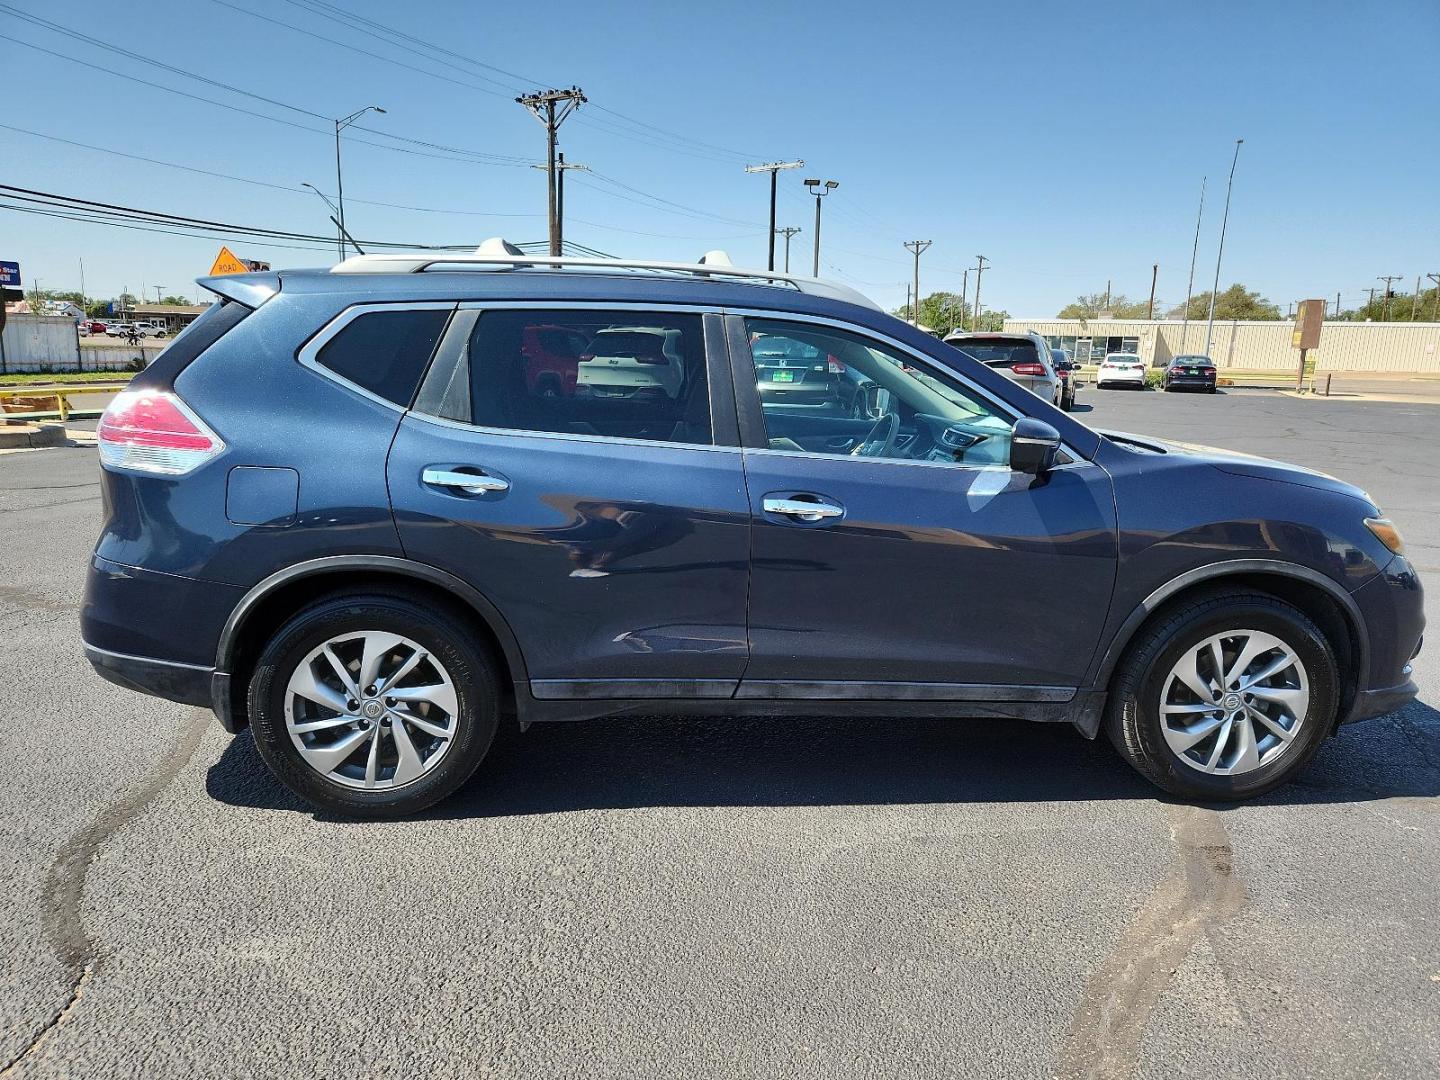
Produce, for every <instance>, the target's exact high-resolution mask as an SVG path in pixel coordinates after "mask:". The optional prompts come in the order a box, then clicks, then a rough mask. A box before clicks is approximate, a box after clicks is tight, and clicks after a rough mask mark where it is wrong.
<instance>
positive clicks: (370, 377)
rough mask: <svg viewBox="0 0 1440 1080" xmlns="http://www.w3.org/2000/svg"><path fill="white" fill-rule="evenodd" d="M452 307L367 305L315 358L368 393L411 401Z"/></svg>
mask: <svg viewBox="0 0 1440 1080" xmlns="http://www.w3.org/2000/svg"><path fill="white" fill-rule="evenodd" d="M449 317H450V309H449V308H448V307H446V308H443V309H431V310H422V309H415V308H397V309H395V310H394V311H367V312H365V313H364V314H363V315H359V316H357V317H356V318H354V319H352V320H351V321H350V322H348V323H346V324H345V326H344V327H343V328H341V330H340V332H339V333H337V334H336V335H335V336H334V337H333V338H331V339H330V340H329V341H327V342H326V343H325V344H324V346H323V347H322V348H321V349H320V352H319V354H318V355H317V356H316V358H315V359H316V362H317V363H319V364H320V365H321V366H322V367H325V368H328V369H329V370H331V371H333V372H334V373H335V374H336V375H339V376H340V377H341V378H342V379H347V380H349V381H350V382H352V383H354V384H355V385H356V386H359V387H362V388H364V389H366V390H368V391H370V393H372V394H375V395H377V396H378V397H382V398H384V399H385V400H386V401H393V402H394V403H395V404H396V405H402V406H408V405H409V404H410V399H411V398H413V397H414V396H415V387H416V386H418V385H419V383H420V377H421V376H422V375H424V374H425V365H426V364H428V363H429V362H430V354H431V353H432V352H434V351H435V343H436V342H437V341H439V340H440V334H441V333H442V332H443V331H444V329H445V321H446V320H447V319H448V318H449Z"/></svg>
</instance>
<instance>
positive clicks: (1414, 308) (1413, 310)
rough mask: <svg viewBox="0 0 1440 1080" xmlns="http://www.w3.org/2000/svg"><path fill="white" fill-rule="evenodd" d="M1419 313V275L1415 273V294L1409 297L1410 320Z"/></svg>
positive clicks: (1413, 319)
mask: <svg viewBox="0 0 1440 1080" xmlns="http://www.w3.org/2000/svg"><path fill="white" fill-rule="evenodd" d="M1419 313H1420V275H1419V274H1416V275H1415V295H1414V296H1412V297H1411V298H1410V321H1411V322H1414V321H1415V316H1416V315H1418V314H1419Z"/></svg>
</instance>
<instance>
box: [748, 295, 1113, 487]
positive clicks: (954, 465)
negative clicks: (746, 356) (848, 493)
mask: <svg viewBox="0 0 1440 1080" xmlns="http://www.w3.org/2000/svg"><path fill="white" fill-rule="evenodd" d="M724 314H726V315H739V316H740V317H741V318H744V319H749V318H758V319H769V320H771V321H775V322H807V323H814V324H816V325H818V326H829V327H833V328H834V329H836V330H846V331H848V332H850V333H852V334H857V335H859V336H860V337H864V338H870V339H872V340H875V341H880V342H884V343H885V345H886V346H888V347H890V348H893V349H895V350H897V351H899V352H901V353H904V354H905V355H906V356H910V357H913V358H914V359H916V360H918V361H920V363H921V364H922V365H923V366H925V367H926V368H927V369H933V368H934V367H936V365H937V364H938V363H939V362H938V361H937V360H935V358H934V357H930V356H926V355H925V354H924V353H920V352H916V351H915V349H914V348H912V347H911V346H909V345H906V344H905V343H904V342H902V341H897V340H896V339H895V338H892V337H890V336H889V335H888V334H885V333H883V332H882V331H879V330H872V329H870V328H869V327H868V326H858V325H856V324H855V323H847V322H844V321H842V320H840V319H832V318H830V317H828V316H825V315H811V314H808V313H801V312H777V311H769V310H766V309H764V308H733V307H732V308H726V309H725V310H724ZM952 347H953V346H952ZM730 360H731V363H734V361H735V357H733V356H732V357H731V358H730ZM754 362H755V361H754V355H753V354H752V355H751V358H750V363H751V365H752V366H753V365H754ZM976 363H979V361H976ZM944 375H945V376H946V377H947V378H952V379H954V380H956V381H957V382H959V383H960V384H961V386H963V387H964V388H965V389H966V391H967V392H973V393H974V394H975V396H976V397H977V398H979V399H981V400H983V401H986V402H989V403H990V404H991V405H993V406H995V408H996V409H997V410H999V412H1000V413H1001V414H1002V415H1003V416H1009V417H1010V418H1011V419H1010V423H1011V425H1012V426H1013V425H1014V423H1015V421H1016V420H1018V419H1020V417H1021V416H1027V417H1028V416H1029V414H1028V413H1017V412H1016V411H1015V409H1014V407H1013V406H1011V405H1009V404H1008V403H1006V402H1004V401H1001V400H1000V399H999V398H997V397H996V396H995V395H994V394H992V393H990V392H989V391H988V390H986V389H985V388H984V387H981V386H977V385H975V383H973V382H971V381H970V380H969V379H968V378H966V377H965V376H964V375H962V374H961V373H960V372H958V371H955V370H953V369H950V368H946V370H945V372H944ZM1026 392H1027V393H1029V391H1026ZM757 393H758V391H757ZM1036 400H1043V399H1041V398H1038V397H1037V398H1036ZM762 408H763V406H762ZM1060 452H1061V453H1063V454H1065V455H1066V456H1067V457H1069V458H1070V459H1071V460H1069V461H1067V462H1065V463H1063V464H1061V465H1056V466H1055V468H1057V469H1070V468H1073V467H1077V466H1081V465H1085V466H1090V467H1092V468H1098V466H1096V465H1095V463H1094V462H1093V461H1091V460H1089V459H1088V458H1086V457H1085V456H1084V455H1083V454H1081V453H1079V452H1078V451H1077V450H1076V449H1075V448H1074V447H1073V446H1071V445H1070V444H1069V443H1067V442H1064V441H1063V440H1062V441H1061V443H1060ZM746 453H752V454H783V455H786V456H788V457H805V458H838V457H845V456H847V455H845V454H817V453H814V452H812V451H809V450H769V449H760V448H755V449H749V450H747V451H746ZM855 460H856V461H887V462H890V463H892V464H896V465H934V466H939V467H940V468H944V469H969V470H972V471H979V470H985V469H1004V470H1005V471H1006V472H1012V471H1013V470H1012V469H1011V468H1010V466H1008V465H967V464H965V463H964V462H963V461H916V460H915V459H913V458H856V459H855Z"/></svg>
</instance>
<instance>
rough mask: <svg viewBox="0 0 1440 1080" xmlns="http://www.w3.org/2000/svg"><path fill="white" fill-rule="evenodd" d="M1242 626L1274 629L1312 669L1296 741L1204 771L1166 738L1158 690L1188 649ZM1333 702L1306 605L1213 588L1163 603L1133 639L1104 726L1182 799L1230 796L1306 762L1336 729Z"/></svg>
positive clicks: (1266, 785) (1330, 674)
mask: <svg viewBox="0 0 1440 1080" xmlns="http://www.w3.org/2000/svg"><path fill="white" fill-rule="evenodd" d="M1241 628H1244V629H1252V630H1260V631H1264V632H1265V633H1269V634H1273V635H1275V636H1276V637H1278V638H1280V639H1281V640H1282V641H1284V642H1285V644H1286V645H1288V646H1289V647H1290V648H1291V649H1292V650H1293V651H1294V653H1295V654H1296V655H1297V656H1298V657H1299V658H1300V660H1301V662H1302V663H1303V664H1304V665H1305V669H1306V673H1307V675H1308V677H1309V683H1310V702H1309V708H1308V709H1307V711H1306V714H1305V716H1304V717H1303V722H1302V724H1301V729H1300V731H1299V733H1298V734H1297V735H1296V736H1295V739H1294V742H1293V743H1292V744H1291V745H1290V746H1289V747H1287V748H1286V749H1285V750H1284V751H1283V753H1281V754H1279V755H1278V756H1277V757H1275V758H1274V759H1273V760H1271V761H1268V762H1266V763H1264V764H1262V765H1260V766H1259V767H1258V768H1256V769H1254V770H1253V771H1251V772H1247V773H1242V774H1239V775H1233V776H1227V775H1217V774H1213V773H1206V772H1202V771H1200V770H1199V769H1197V768H1194V767H1192V766H1190V765H1188V764H1186V763H1185V762H1184V761H1183V760H1181V758H1180V757H1179V756H1178V755H1177V754H1175V753H1174V752H1173V751H1172V750H1171V749H1170V747H1169V746H1168V745H1167V744H1166V741H1165V737H1164V734H1163V733H1162V730H1161V718H1160V713H1159V705H1160V697H1161V694H1162V693H1163V692H1164V683H1165V680H1166V678H1167V677H1168V675H1169V673H1170V670H1171V668H1172V667H1173V665H1174V664H1175V663H1176V661H1177V660H1178V659H1179V658H1180V657H1181V656H1182V655H1183V654H1184V652H1185V651H1186V650H1187V649H1189V648H1193V647H1194V646H1195V645H1197V644H1199V643H1201V642H1203V641H1204V640H1205V639H1206V638H1208V637H1210V636H1212V635H1214V634H1220V633H1224V632H1225V631H1227V630H1238V629H1241ZM1338 706H1339V673H1338V671H1337V667H1336V663H1335V656H1334V652H1333V651H1332V649H1331V647H1330V643H1329V642H1328V641H1327V640H1326V638H1325V635H1324V634H1323V633H1322V632H1321V631H1320V629H1319V627H1317V626H1316V625H1315V624H1314V623H1313V622H1312V621H1311V620H1310V619H1309V618H1308V617H1307V616H1306V615H1305V614H1304V613H1303V612H1301V611H1299V610H1298V609H1297V608H1294V607H1292V606H1291V605H1289V604H1287V603H1285V602H1284V601H1282V600H1278V599H1276V598H1275V597H1273V596H1269V595H1267V594H1265V593H1251V592H1245V593H1234V594H1229V595H1224V594H1212V595H1209V596H1201V597H1197V598H1196V599H1193V600H1190V601H1187V602H1184V603H1182V604H1180V605H1179V606H1177V607H1175V608H1173V609H1171V610H1168V611H1165V612H1164V613H1162V614H1161V616H1160V617H1159V618H1158V619H1157V620H1156V621H1155V622H1154V623H1153V624H1152V625H1150V626H1148V627H1146V628H1145V629H1144V630H1142V631H1141V632H1140V634H1139V636H1138V637H1137V638H1136V639H1135V641H1133V642H1132V643H1131V645H1130V647H1129V649H1128V650H1127V651H1126V653H1125V656H1124V658H1123V659H1122V660H1121V663H1120V666H1119V667H1118V668H1117V669H1116V672H1115V676H1114V678H1113V680H1112V681H1111V692H1110V697H1109V701H1108V703H1107V706H1106V715H1105V731H1106V734H1107V735H1108V736H1109V738H1110V741H1111V743H1113V744H1114V746H1115V749H1116V750H1118V751H1119V753H1120V756H1121V757H1123V758H1124V759H1125V760H1126V761H1128V762H1129V763H1130V765H1131V766H1133V767H1134V769H1135V770H1136V771H1137V772H1138V773H1140V775H1141V776H1143V777H1145V778H1146V779H1147V780H1149V781H1150V782H1151V783H1153V784H1155V785H1156V786H1157V787H1159V788H1161V789H1162V790H1164V791H1167V792H1169V793H1170V794H1172V795H1177V796H1180V797H1181V798H1185V799H1195V800H1199V801H1224V802H1229V801H1235V800H1240V799H1248V798H1251V797H1253V796H1256V795H1261V794H1264V793H1265V792H1267V791H1270V790H1271V789H1273V788H1276V787H1279V786H1280V785H1281V784H1284V783H1286V782H1287V781H1288V780H1290V779H1291V778H1292V777H1293V776H1294V775H1295V774H1296V773H1297V772H1299V771H1300V770H1301V769H1302V768H1304V767H1305V765H1306V764H1308V763H1309V761H1310V759H1311V758H1313V757H1314V756H1315V754H1316V752H1317V751H1319V749H1320V747H1321V745H1322V744H1323V743H1324V741H1325V738H1326V736H1327V735H1329V734H1330V732H1331V731H1332V730H1333V729H1334V726H1335V714H1336V710H1337V708H1338Z"/></svg>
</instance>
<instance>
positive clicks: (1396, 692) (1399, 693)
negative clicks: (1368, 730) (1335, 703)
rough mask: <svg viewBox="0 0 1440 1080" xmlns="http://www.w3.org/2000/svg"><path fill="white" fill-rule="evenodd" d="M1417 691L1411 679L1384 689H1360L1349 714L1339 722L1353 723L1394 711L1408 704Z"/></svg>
mask: <svg viewBox="0 0 1440 1080" xmlns="http://www.w3.org/2000/svg"><path fill="white" fill-rule="evenodd" d="M1419 693H1420V688H1419V687H1418V686H1416V685H1415V683H1414V681H1413V680H1410V681H1407V682H1403V683H1401V684H1400V685H1399V686H1389V687H1386V688H1385V689H1384V690H1361V691H1360V693H1358V694H1356V695H1355V704H1354V705H1352V706H1350V715H1348V716H1346V717H1345V719H1343V720H1341V721H1340V722H1341V723H1342V724H1353V723H1355V722H1356V721H1357V720H1369V719H1370V718H1371V717H1375V716H1383V715H1385V713H1388V712H1394V711H1395V710H1396V709H1400V708H1403V707H1404V706H1406V705H1409V704H1410V702H1412V701H1414V700H1415V697H1416V695H1417V694H1419Z"/></svg>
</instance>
